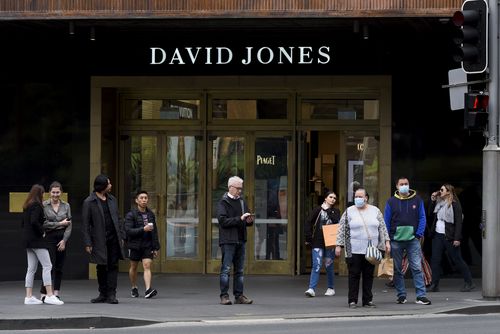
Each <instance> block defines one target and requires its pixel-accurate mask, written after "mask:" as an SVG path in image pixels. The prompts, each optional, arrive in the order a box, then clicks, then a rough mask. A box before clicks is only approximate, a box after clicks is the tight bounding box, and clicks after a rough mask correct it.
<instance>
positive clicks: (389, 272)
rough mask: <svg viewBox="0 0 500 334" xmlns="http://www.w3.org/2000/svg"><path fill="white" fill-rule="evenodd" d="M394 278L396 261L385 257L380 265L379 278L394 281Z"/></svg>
mask: <svg viewBox="0 0 500 334" xmlns="http://www.w3.org/2000/svg"><path fill="white" fill-rule="evenodd" d="M393 276H394V261H393V260H392V258H391V257H388V256H385V257H384V258H383V259H382V261H380V264H379V265H378V272H377V277H382V278H389V279H392V277H393Z"/></svg>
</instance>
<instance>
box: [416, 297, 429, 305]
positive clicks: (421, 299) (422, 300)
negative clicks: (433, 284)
mask: <svg viewBox="0 0 500 334" xmlns="http://www.w3.org/2000/svg"><path fill="white" fill-rule="evenodd" d="M415 303H416V304H421V305H430V304H431V301H430V300H429V299H427V297H425V296H424V297H417V300H415Z"/></svg>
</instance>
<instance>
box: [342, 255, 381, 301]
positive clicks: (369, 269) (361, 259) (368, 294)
mask: <svg viewBox="0 0 500 334" xmlns="http://www.w3.org/2000/svg"><path fill="white" fill-rule="evenodd" d="M347 269H348V270H349V294H348V298H349V303H352V302H354V303H356V304H357V303H358V295H359V280H360V279H361V278H362V279H363V283H362V289H363V297H362V301H363V305H366V304H368V303H369V302H371V301H372V299H373V294H372V287H373V272H374V270H375V266H374V265H372V264H370V262H368V261H366V259H365V255H364V254H352V257H351V258H348V259H347Z"/></svg>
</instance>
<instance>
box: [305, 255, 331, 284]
mask: <svg viewBox="0 0 500 334" xmlns="http://www.w3.org/2000/svg"><path fill="white" fill-rule="evenodd" d="M323 253H324V255H323ZM311 254H312V264H311V278H310V279H309V288H310V289H313V290H315V289H316V286H318V281H319V274H320V271H321V267H322V266H323V258H324V259H325V269H326V280H327V284H328V287H329V288H331V289H333V259H334V258H335V251H334V250H333V249H327V250H323V248H313V249H312V252H311Z"/></svg>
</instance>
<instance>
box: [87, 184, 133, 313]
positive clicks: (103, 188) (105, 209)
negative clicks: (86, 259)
mask: <svg viewBox="0 0 500 334" xmlns="http://www.w3.org/2000/svg"><path fill="white" fill-rule="evenodd" d="M110 191H111V182H110V180H109V178H108V177H107V176H106V175H102V174H101V175H98V176H97V177H96V178H95V180H94V192H93V193H91V194H90V195H89V196H88V197H87V198H86V199H85V200H84V201H83V207H82V216H83V223H82V233H83V243H84V245H85V251H86V252H87V253H88V254H90V262H91V263H95V264H96V269H97V282H98V284H99V296H98V297H97V298H94V299H91V300H90V302H91V303H109V304H118V299H116V286H117V282H118V261H119V260H120V259H122V260H123V258H124V256H123V255H124V254H123V253H122V246H123V240H124V238H125V233H124V230H123V226H122V224H120V219H119V215H118V203H117V200H116V198H115V197H113V196H112V195H111V194H110Z"/></svg>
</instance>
